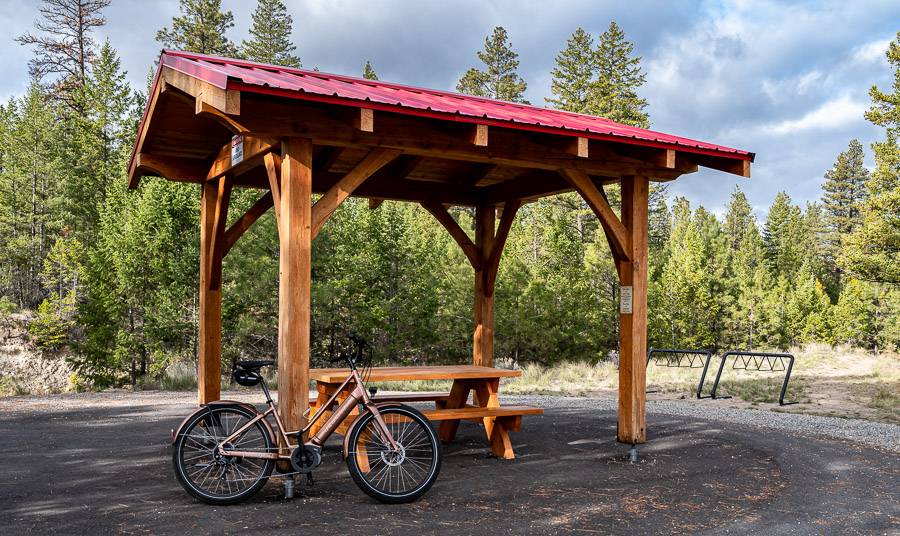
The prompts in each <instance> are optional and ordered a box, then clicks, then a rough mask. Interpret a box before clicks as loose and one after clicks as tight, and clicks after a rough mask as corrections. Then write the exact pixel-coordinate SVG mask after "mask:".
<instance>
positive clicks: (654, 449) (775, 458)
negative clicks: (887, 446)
mask: <svg viewBox="0 0 900 536" xmlns="http://www.w3.org/2000/svg"><path fill="white" fill-rule="evenodd" d="M247 395H248V393H239V394H237V395H235V394H228V396H230V397H231V396H238V397H240V398H247ZM193 396H194V395H193V394H192V393H166V392H145V393H129V392H125V391H119V392H111V393H102V394H99V395H97V394H93V395H58V396H46V397H17V398H9V399H3V400H2V401H0V449H2V450H3V452H5V453H6V455H5V463H4V464H2V465H0V496H2V497H3V501H2V506H0V533H2V534H17V535H22V534H47V533H52V532H58V533H65V534H187V533H192V534H237V533H243V532H247V531H248V530H252V531H253V532H259V533H266V534H270V533H272V534H296V533H308V534H317V533H322V532H324V531H325V530H337V532H338V533H346V534H411V533H419V534H442V535H454V534H471V533H473V532H474V531H477V532H479V533H484V534H548V533H553V532H556V533H573V534H578V533H588V534H660V533H664V534H689V533H690V534H696V533H701V534H702V533H710V534H720V533H723V532H728V533H736V534H824V533H829V534H876V533H877V534H882V533H892V532H895V531H897V530H900V506H898V504H900V498H898V495H897V493H898V492H897V490H898V489H900V459H898V456H897V455H894V454H889V453H886V452H885V451H882V450H878V449H873V448H870V447H866V446H864V445H859V444H856V443H850V442H846V441H837V440H826V439H819V438H813V437H810V436H806V435H800V434H795V433H791V432H779V433H774V432H773V433H765V432H761V431H760V429H759V428H758V427H749V426H741V425H738V424H734V423H730V422H719V421H716V420H715V419H705V420H704V419H698V418H694V417H685V416H677V415H667V414H664V413H659V412H651V413H650V414H649V417H648V430H649V431H650V438H649V442H648V444H647V445H644V446H642V447H641V449H640V452H641V454H640V461H639V462H638V463H636V464H630V463H626V462H625V461H624V460H623V459H622V454H623V453H624V451H625V449H624V447H623V446H622V445H619V444H617V443H615V442H614V441H613V440H611V437H612V436H613V435H614V431H615V418H614V415H613V413H612V412H610V411H606V410H601V409H596V408H593V409H592V408H590V407H588V406H589V405H590V401H587V402H585V404H586V406H584V407H582V406H579V405H577V404H574V403H573V404H566V401H565V400H561V401H560V399H557V400H555V401H550V400H549V399H548V400H547V407H548V409H547V413H546V414H545V415H544V416H540V417H534V418H530V419H527V420H526V421H525V422H524V423H523V429H522V432H520V433H518V434H514V436H513V442H514V446H515V448H516V451H517V453H518V458H517V459H516V460H514V461H510V462H507V461H502V460H497V459H493V458H490V457H489V456H488V448H487V445H486V442H485V440H484V433H483V431H482V430H481V428H479V427H475V426H474V425H469V424H467V423H464V426H462V427H461V434H460V436H459V438H458V440H457V441H455V442H453V443H452V444H450V445H448V446H447V447H446V450H445V462H444V468H443V470H442V473H441V477H440V479H439V481H438V483H437V484H436V485H435V487H434V488H433V489H432V490H431V491H430V492H429V493H428V494H427V495H426V496H425V498H424V499H423V500H421V501H419V502H417V503H415V504H412V505H404V506H392V507H388V506H383V505H380V504H376V503H373V502H372V501H371V500H369V499H368V498H367V497H366V496H365V495H363V494H362V493H361V492H359V490H357V489H356V488H355V486H354V485H353V483H352V481H351V480H350V478H349V477H348V475H347V472H346V468H345V467H344V465H343V463H342V461H341V459H340V453H339V448H337V446H336V445H331V446H329V447H328V448H327V449H326V452H325V462H324V464H323V467H322V468H321V469H320V470H319V471H318V472H317V474H316V476H317V480H318V483H317V484H316V486H314V487H312V488H306V487H301V489H300V494H301V496H300V498H298V499H295V500H293V501H285V500H283V499H282V498H281V490H280V487H279V486H278V484H277V483H276V482H270V483H269V485H268V486H267V487H266V488H264V489H263V491H262V492H261V493H260V494H259V495H258V496H257V497H255V498H254V499H253V500H251V501H248V502H246V503H244V504H241V505H237V506H233V507H228V508H214V507H210V506H206V505H202V504H199V503H197V502H194V501H193V500H191V499H190V498H189V497H188V496H187V494H186V493H184V492H183V491H182V490H181V488H180V487H179V486H178V484H177V483H176V482H175V480H174V478H173V476H172V470H171V461H170V456H171V447H170V446H169V444H168V441H167V436H168V431H169V429H170V428H171V427H173V426H175V425H177V423H178V422H179V421H180V419H181V417H182V416H183V415H184V414H186V413H187V412H189V411H190V410H191V409H192V407H193V405H194V399H193ZM551 402H552V403H551ZM754 413H759V412H754ZM792 418H802V417H797V416H794V417H792ZM337 527H339V528H337Z"/></svg>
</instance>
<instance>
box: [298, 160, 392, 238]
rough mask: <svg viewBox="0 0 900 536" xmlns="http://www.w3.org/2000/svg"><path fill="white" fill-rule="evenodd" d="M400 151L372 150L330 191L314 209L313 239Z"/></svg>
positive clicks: (317, 202) (320, 199)
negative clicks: (364, 184) (370, 178)
mask: <svg viewBox="0 0 900 536" xmlns="http://www.w3.org/2000/svg"><path fill="white" fill-rule="evenodd" d="M399 154H400V151H396V150H392V149H372V150H371V151H369V154H367V155H366V156H365V158H363V159H362V160H361V161H360V162H359V163H358V164H356V167H354V168H353V169H352V170H350V172H349V173H347V174H346V175H344V178H342V179H341V180H340V181H339V182H338V183H337V184H335V185H334V186H332V187H331V188H329V189H328V191H327V192H325V194H324V195H323V196H322V197H320V198H319V200H318V201H316V204H315V205H313V207H312V237H313V238H315V237H316V236H317V235H318V234H319V231H321V230H322V226H323V225H325V222H326V221H328V218H329V217H330V216H331V215H332V214H333V213H334V211H335V210H337V207H339V206H340V204H341V203H343V202H344V199H347V197H349V196H350V194H352V193H353V191H354V190H356V188H357V187H359V185H360V184H362V183H363V181H365V180H366V179H368V178H369V177H371V176H372V174H373V173H375V172H376V171H378V170H379V169H380V168H381V167H382V166H384V165H385V164H387V163H388V162H390V161H391V160H393V159H394V158H396V157H397V155H399Z"/></svg>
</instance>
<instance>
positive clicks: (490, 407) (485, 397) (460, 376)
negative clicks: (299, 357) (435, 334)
mask: <svg viewBox="0 0 900 536" xmlns="http://www.w3.org/2000/svg"><path fill="white" fill-rule="evenodd" d="M348 374H349V370H348V369H343V368H325V369H310V371H309V377H310V378H311V379H312V380H315V382H316V391H317V398H316V400H315V401H312V402H311V403H310V407H311V411H316V410H317V408H318V407H319V406H320V405H321V404H325V403H326V402H327V401H328V399H329V398H330V397H331V396H332V395H333V394H334V393H335V392H336V391H337V390H338V389H339V388H340V386H341V384H342V383H343V382H344V380H345V379H346V378H347V375H348ZM519 375H521V372H520V371H518V370H507V369H498V368H491V367H479V366H475V365H451V366H431V367H376V368H372V369H370V370H369V371H368V373H367V375H366V376H365V378H364V379H365V380H366V381H367V382H370V383H376V384H377V383H379V382H385V381H427V380H452V382H453V383H452V385H451V387H450V391H449V392H422V393H377V394H376V395H375V400H376V401H378V402H434V404H435V407H434V409H427V410H424V411H422V414H423V415H425V416H426V417H428V419H430V420H432V421H438V422H440V425H439V427H438V436H439V437H440V438H441V441H443V442H445V443H446V442H449V441H452V440H453V439H454V438H455V437H456V432H457V429H458V428H459V422H460V421H462V420H464V421H471V422H477V423H480V424H483V425H484V430H485V434H486V435H487V438H488V441H490V444H491V451H492V452H493V453H494V455H495V456H497V457H500V458H504V459H508V460H510V459H513V458H515V453H514V452H513V448H512V443H511V442H510V439H509V432H518V431H519V430H520V429H521V426H522V417H523V416H524V415H539V414H541V413H543V412H544V410H543V409H541V408H536V407H531V406H518V405H517V406H510V405H507V406H504V405H501V404H500V397H499V388H500V378H512V377H516V376H519ZM345 391H346V390H345ZM470 393H471V394H472V404H469V403H468V401H469V394H470ZM346 394H348V393H345V394H344V395H341V394H339V395H338V403H339V402H340V401H341V400H343V399H344V398H345V397H346ZM326 418H327V417H326ZM325 420H326V419H320V421H319V422H320V423H322V422H325ZM350 422H352V418H349V419H347V420H346V422H345V424H342V425H341V426H340V427H339V428H338V429H337V432H338V433H344V432H346V429H347V427H348V426H349V423H350ZM315 431H316V427H313V429H312V430H311V433H315Z"/></svg>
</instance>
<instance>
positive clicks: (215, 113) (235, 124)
mask: <svg viewBox="0 0 900 536" xmlns="http://www.w3.org/2000/svg"><path fill="white" fill-rule="evenodd" d="M194 114H195V115H199V116H202V117H208V118H210V119H212V120H214V121H216V122H217V123H220V124H222V126H224V127H225V128H227V129H228V130H230V131H231V132H232V133H234V134H247V133H248V132H250V129H248V128H247V127H246V126H244V125H243V124H241V122H240V121H238V120H237V119H236V118H234V117H232V116H230V115H228V114H226V113H224V112H223V111H222V110H220V109H218V108H216V107H215V106H213V105H211V104H210V103H208V102H205V101H203V100H202V99H194Z"/></svg>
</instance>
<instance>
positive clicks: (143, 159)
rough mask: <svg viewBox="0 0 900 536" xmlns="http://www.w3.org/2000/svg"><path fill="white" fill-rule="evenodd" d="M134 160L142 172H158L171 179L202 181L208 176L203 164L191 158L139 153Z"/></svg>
mask: <svg viewBox="0 0 900 536" xmlns="http://www.w3.org/2000/svg"><path fill="white" fill-rule="evenodd" d="M134 161H135V166H136V167H137V168H138V169H139V170H140V171H141V172H143V173H152V174H156V175H159V176H160V177H163V178H165V179H168V180H170V181H176V182H200V181H202V180H203V178H205V176H206V171H204V166H203V164H202V163H200V162H198V161H197V160H193V159H190V158H178V157H173V156H166V157H161V156H157V155H154V154H147V153H138V154H137V155H135V158H134Z"/></svg>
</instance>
